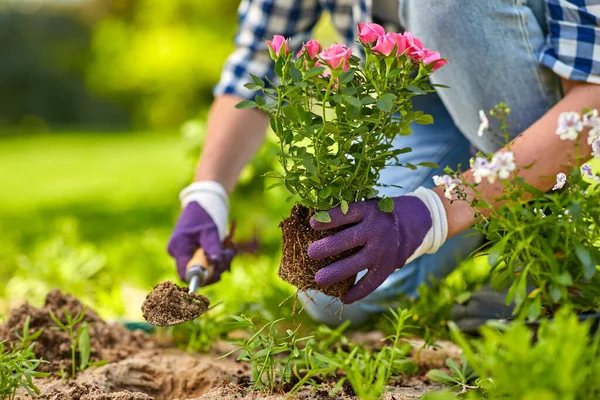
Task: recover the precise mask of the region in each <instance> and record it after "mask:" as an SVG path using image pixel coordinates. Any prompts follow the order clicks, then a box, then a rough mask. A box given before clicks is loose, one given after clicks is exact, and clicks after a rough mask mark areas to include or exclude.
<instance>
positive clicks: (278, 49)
mask: <svg viewBox="0 0 600 400" xmlns="http://www.w3.org/2000/svg"><path fill="white" fill-rule="evenodd" d="M267 46H268V47H269V53H270V54H271V58H272V59H274V60H276V59H277V58H279V57H281V56H287V55H288V53H289V51H290V48H289V46H288V41H287V40H286V39H285V38H284V37H283V36H281V35H275V36H273V40H267Z"/></svg>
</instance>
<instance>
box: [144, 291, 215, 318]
mask: <svg viewBox="0 0 600 400" xmlns="http://www.w3.org/2000/svg"><path fill="white" fill-rule="evenodd" d="M209 305H210V300H209V299H208V298H207V297H205V296H202V295H199V294H196V293H189V291H188V289H187V288H184V287H180V286H177V285H176V284H174V283H173V282H169V281H167V282H161V283H159V284H158V285H156V286H155V287H154V289H153V290H152V292H150V293H149V294H148V296H147V297H146V300H144V304H142V312H143V314H144V319H145V320H146V321H148V322H150V323H151V324H152V325H156V326H171V325H177V324H181V323H183V322H187V321H191V320H193V319H195V318H197V317H199V316H200V315H202V314H204V313H205V312H206V311H208V306H209Z"/></svg>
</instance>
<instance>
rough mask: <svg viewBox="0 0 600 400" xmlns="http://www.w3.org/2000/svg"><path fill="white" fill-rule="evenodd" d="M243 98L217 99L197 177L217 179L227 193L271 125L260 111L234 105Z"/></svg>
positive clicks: (212, 110)
mask: <svg viewBox="0 0 600 400" xmlns="http://www.w3.org/2000/svg"><path fill="white" fill-rule="evenodd" d="M241 100H242V99H241V98H239V97H236V96H231V95H223V96H219V97H217V98H216V99H215V101H214V103H213V105H212V107H211V110H210V114H209V116H208V123H207V135H206V141H205V143H204V148H203V151H202V157H201V158H200V161H199V163H198V168H197V170H196V177H195V180H196V181H204V180H211V181H217V182H219V183H221V184H222V185H223V186H224V187H225V190H227V191H228V192H231V191H232V190H233V188H234V187H235V184H236V182H237V180H238V177H239V175H240V172H241V170H242V168H244V166H245V165H246V164H248V163H249V162H250V161H251V160H252V158H253V157H254V155H255V153H256V151H257V150H258V149H259V148H260V146H261V145H262V143H263V142H264V138H265V132H266V130H267V127H268V124H269V119H268V117H267V116H266V115H265V114H264V113H263V112H261V111H259V110H256V109H243V110H238V109H236V108H235V105H236V104H237V103H239V102H240V101H241Z"/></svg>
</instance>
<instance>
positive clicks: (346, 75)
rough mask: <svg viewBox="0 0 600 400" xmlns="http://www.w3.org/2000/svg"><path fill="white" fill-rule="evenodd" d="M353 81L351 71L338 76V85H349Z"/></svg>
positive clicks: (352, 72)
mask: <svg viewBox="0 0 600 400" xmlns="http://www.w3.org/2000/svg"><path fill="white" fill-rule="evenodd" d="M352 79H354V70H353V69H351V70H349V71H346V72H343V73H342V74H341V75H340V83H350V82H352Z"/></svg>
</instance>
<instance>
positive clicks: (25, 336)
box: [16, 316, 44, 349]
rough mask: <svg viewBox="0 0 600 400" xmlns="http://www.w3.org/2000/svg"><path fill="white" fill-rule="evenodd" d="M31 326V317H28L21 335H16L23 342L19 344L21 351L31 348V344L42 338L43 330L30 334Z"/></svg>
mask: <svg viewBox="0 0 600 400" xmlns="http://www.w3.org/2000/svg"><path fill="white" fill-rule="evenodd" d="M30 324H31V317H30V316H27V318H26V319H25V323H24V324H23V329H22V330H21V333H19V332H17V333H16V335H17V337H18V338H19V340H21V343H20V344H19V348H20V349H24V348H26V347H29V345H30V344H31V343H33V342H35V340H36V339H37V338H39V337H40V335H41V334H42V332H44V330H43V329H38V330H37V331H35V332H33V333H29V326H30Z"/></svg>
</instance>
